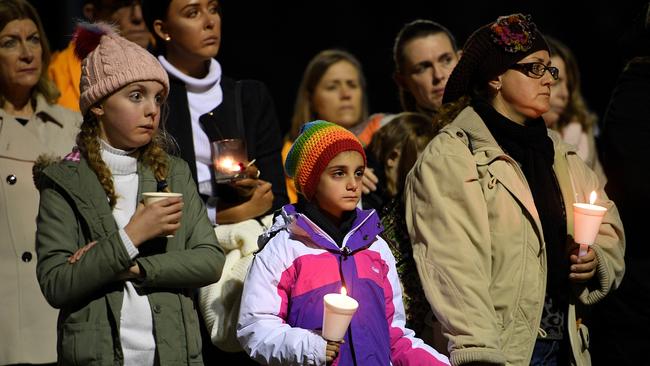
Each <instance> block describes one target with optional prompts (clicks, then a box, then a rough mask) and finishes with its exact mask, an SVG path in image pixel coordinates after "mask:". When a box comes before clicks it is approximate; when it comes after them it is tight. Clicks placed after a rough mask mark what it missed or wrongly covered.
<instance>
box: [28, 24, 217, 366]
mask: <svg viewBox="0 0 650 366" xmlns="http://www.w3.org/2000/svg"><path fill="white" fill-rule="evenodd" d="M75 43H76V45H77V52H78V53H79V56H80V58H82V59H83V61H82V72H81V83H80V91H81V98H80V101H79V107H80V109H81V112H82V113H83V115H84V121H83V124H82V126H81V131H80V132H79V134H78V136H77V147H76V148H75V149H74V150H73V152H72V153H70V154H69V155H68V156H67V157H66V158H65V159H64V160H63V161H61V162H58V163H55V164H52V165H50V166H47V167H45V168H44V169H43V170H42V172H40V174H39V175H38V177H35V180H36V181H37V185H38V187H39V189H40V192H41V201H40V210H39V216H38V223H37V225H38V226H37V243H36V249H37V253H38V264H37V276H38V280H39V283H40V286H41V289H42V290H43V293H44V295H45V297H46V299H47V300H48V302H49V303H50V304H51V305H52V306H54V307H56V308H59V309H60V313H59V321H58V342H57V343H58V346H57V347H58V349H57V353H58V363H59V364H65V365H91V364H92V365H99V364H102V365H103V364H123V365H202V364H203V362H202V359H201V338H200V333H199V327H198V318H197V313H196V311H195V310H194V303H193V301H192V292H193V289H195V288H198V287H200V286H205V285H207V284H209V283H212V282H215V281H217V280H218V279H219V275H220V272H221V268H222V265H223V260H224V257H223V253H222V252H221V250H220V249H219V247H218V246H217V241H216V237H215V234H214V230H213V229H212V225H211V223H210V221H209V219H208V217H207V214H206V211H205V207H204V206H203V202H202V201H201V199H200V198H199V196H198V194H197V191H196V186H195V185H194V184H193V181H192V176H191V174H190V171H189V169H188V167H187V164H186V163H185V162H184V161H182V160H181V159H179V158H176V157H173V156H170V155H168V154H167V153H166V151H165V135H164V130H163V129H161V128H159V127H160V119H161V118H160V115H161V106H162V104H163V103H164V101H165V98H166V97H167V94H168V91H169V80H168V78H167V73H166V72H165V71H164V69H163V68H162V67H161V65H160V64H159V63H158V61H157V60H156V59H155V58H154V57H153V56H152V55H151V54H149V53H148V52H147V51H146V50H145V49H143V48H141V47H140V46H138V45H136V44H134V43H132V42H130V41H128V40H126V39H124V38H122V37H120V36H119V35H117V34H116V33H114V32H113V31H112V29H111V28H110V27H108V26H107V25H101V24H94V25H85V26H81V27H79V29H78V31H77V33H76V34H75ZM37 164H38V163H37ZM39 168H42V166H40V165H39V166H37V169H36V170H35V171H36V172H37V173H38V172H39ZM151 191H153V192H155V191H167V192H177V193H181V194H182V198H166V199H163V200H161V201H158V202H155V203H150V204H148V205H146V206H145V205H144V204H143V203H142V193H143V192H151Z"/></svg>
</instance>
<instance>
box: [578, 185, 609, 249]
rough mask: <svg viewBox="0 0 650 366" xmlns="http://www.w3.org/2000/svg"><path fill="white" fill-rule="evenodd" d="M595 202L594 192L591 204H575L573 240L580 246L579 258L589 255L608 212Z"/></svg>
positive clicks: (590, 198)
mask: <svg viewBox="0 0 650 366" xmlns="http://www.w3.org/2000/svg"><path fill="white" fill-rule="evenodd" d="M595 202H596V192H595V191H592V192H591V194H590V195H589V203H574V204H573V228H574V238H573V240H574V241H575V242H576V243H578V244H580V250H579V251H578V257H582V256H583V255H585V254H587V250H588V246H589V245H592V244H593V243H594V240H596V236H597V235H598V230H599V229H600V224H601V223H602V221H603V216H605V213H606V212H607V209H606V208H605V207H602V206H598V205H595V204H594V203H595Z"/></svg>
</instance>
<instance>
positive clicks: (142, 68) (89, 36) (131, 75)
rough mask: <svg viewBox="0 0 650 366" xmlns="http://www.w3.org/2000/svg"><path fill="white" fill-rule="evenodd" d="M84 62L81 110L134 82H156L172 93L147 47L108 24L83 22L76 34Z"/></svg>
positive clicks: (82, 64) (166, 78)
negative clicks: (139, 44) (121, 34)
mask: <svg viewBox="0 0 650 366" xmlns="http://www.w3.org/2000/svg"><path fill="white" fill-rule="evenodd" d="M73 39H74V42H75V53H76V54H77V56H79V58H80V59H82V60H83V61H82V62H81V81H80V83H79V90H80V92H81V96H80V98H79V109H80V110H81V113H82V114H84V115H85V114H86V113H87V112H88V110H89V109H90V107H91V106H93V105H94V104H95V103H97V102H99V101H100V100H102V99H103V98H104V97H107V96H109V95H111V94H112V93H114V92H116V91H117V90H119V89H121V88H123V87H124V86H126V85H128V84H130V83H132V82H134V81H157V82H159V83H161V84H162V85H163V87H164V89H165V95H167V93H168V92H169V78H168V76H167V72H166V71H165V69H163V67H162V66H161V65H160V63H159V62H158V60H156V58H155V57H154V56H153V55H152V54H151V53H149V51H147V50H146V49H144V48H142V47H140V46H138V45H137V44H135V43H133V42H131V41H129V40H127V39H125V38H123V37H121V36H120V35H118V34H117V33H116V32H115V31H114V30H113V29H112V28H111V26H110V25H108V24H105V23H95V24H88V23H82V24H79V25H78V26H77V29H76V30H75V34H74V38H73Z"/></svg>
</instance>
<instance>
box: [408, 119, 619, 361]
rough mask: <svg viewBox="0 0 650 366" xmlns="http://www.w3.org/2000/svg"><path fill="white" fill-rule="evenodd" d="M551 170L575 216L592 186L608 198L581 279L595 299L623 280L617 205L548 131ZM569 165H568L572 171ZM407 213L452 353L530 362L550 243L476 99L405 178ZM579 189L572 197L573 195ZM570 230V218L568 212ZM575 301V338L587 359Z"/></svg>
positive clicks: (584, 296)
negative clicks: (589, 272) (588, 270)
mask: <svg viewBox="0 0 650 366" xmlns="http://www.w3.org/2000/svg"><path fill="white" fill-rule="evenodd" d="M550 135H551V138H552V139H553V142H554V145H555V152H556V154H555V155H556V159H555V160H556V163H555V164H554V170H555V171H556V176H557V178H558V181H559V184H560V187H561V190H562V193H563V198H564V202H565V206H566V208H567V214H568V217H569V218H571V217H572V216H571V215H572V211H571V207H572V203H573V202H574V201H575V200H577V201H580V202H585V201H587V199H588V195H589V193H590V192H591V191H592V190H596V191H597V192H598V197H599V199H598V201H597V203H598V204H599V205H602V206H605V207H607V208H608V211H607V214H606V215H605V217H604V220H603V223H602V225H601V227H600V232H599V235H598V237H597V238H596V243H595V245H594V246H593V249H594V250H595V252H596V255H597V258H598V268H597V272H596V275H595V277H594V280H592V281H591V282H590V283H589V286H588V287H585V286H574V289H575V293H576V295H577V298H578V299H579V301H581V302H582V303H584V304H593V303H595V302H597V301H598V300H600V299H601V298H602V297H603V296H605V294H607V292H609V291H610V290H611V289H612V288H615V287H616V286H618V284H619V283H620V281H621V279H622V276H623V272H624V262H623V253H624V239H623V229H622V224H621V221H620V218H619V215H618V211H617V209H616V206H615V205H614V203H613V202H612V201H610V200H609V199H608V198H607V196H606V194H605V192H604V191H602V190H600V189H599V188H598V187H599V183H598V180H597V178H596V176H595V175H594V173H593V172H592V171H591V170H589V168H587V167H586V165H585V164H584V163H583V162H582V160H581V159H580V158H579V157H578V156H577V155H576V154H575V152H574V151H572V150H571V148H570V147H569V145H567V144H565V143H562V142H560V138H559V136H558V135H557V134H556V133H553V132H551V133H550ZM569 171H570V172H571V173H570V174H569ZM405 195H406V197H405V198H406V222H407V225H408V228H409V235H410V236H411V239H412V240H413V253H414V257H415V262H416V265H417V267H418V272H419V274H420V277H421V279H422V285H423V287H424V291H425V294H426V296H427V299H428V301H429V303H430V304H431V306H432V308H433V310H434V313H435V315H436V317H437V318H438V320H440V321H441V323H442V328H443V332H444V334H445V336H446V337H447V338H448V340H449V351H450V355H451V363H452V364H453V365H460V364H464V363H468V362H471V361H486V362H492V363H496V364H502V365H503V364H507V365H528V364H529V362H530V358H531V356H532V352H533V347H534V344H535V340H536V338H537V336H538V329H539V325H540V318H541V315H542V307H543V303H544V296H545V288H546V271H547V266H546V250H545V247H544V238H543V235H542V226H541V222H540V219H539V215H538V212H537V209H536V208H535V205H534V202H533V197H532V194H531V192H530V189H529V187H528V184H527V182H526V179H525V177H524V175H523V172H522V171H521V169H520V168H519V166H518V165H517V163H516V162H515V161H514V160H513V159H512V158H511V157H509V156H508V155H506V154H505V153H504V152H503V150H501V149H500V148H499V146H498V145H497V143H496V141H495V140H494V138H493V137H492V135H491V134H490V132H489V131H488V129H487V127H486V126H485V124H484V123H483V121H482V120H481V119H480V117H479V116H478V114H476V112H474V110H473V109H472V108H471V107H467V108H466V109H464V110H463V111H462V112H461V113H460V114H459V115H458V117H457V118H456V119H455V120H454V121H453V122H452V123H451V124H450V125H449V126H447V127H445V128H444V129H443V130H442V132H441V133H440V134H439V135H438V136H436V137H435V138H434V139H433V141H432V142H431V143H430V144H429V145H428V146H427V148H426V149H425V151H424V152H423V154H422V155H421V157H420V158H419V160H418V161H417V162H416V164H415V166H414V168H413V170H412V171H411V173H410V174H409V176H408V178H407V184H406V193H405ZM574 197H575V198H574ZM567 226H568V228H569V230H572V227H573V223H572V222H568V225H567ZM574 309H575V308H574V306H571V307H570V309H569V314H568V315H569V319H567V321H568V322H569V324H575V326H569V329H570V330H569V333H570V334H569V338H570V340H571V343H572V347H573V349H574V355H576V356H578V357H576V358H577V361H576V363H578V364H580V365H588V364H589V363H590V362H589V357H588V353H586V352H584V351H585V346H583V345H582V342H581V340H583V339H584V340H585V341H586V340H587V339H588V335H587V333H586V329H585V328H584V326H582V327H580V329H579V327H578V325H577V322H576V314H575V311H574Z"/></svg>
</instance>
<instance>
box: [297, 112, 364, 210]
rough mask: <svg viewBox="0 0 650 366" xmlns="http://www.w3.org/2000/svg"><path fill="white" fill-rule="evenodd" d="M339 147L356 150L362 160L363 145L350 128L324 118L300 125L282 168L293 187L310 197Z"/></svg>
mask: <svg viewBox="0 0 650 366" xmlns="http://www.w3.org/2000/svg"><path fill="white" fill-rule="evenodd" d="M343 151H356V152H358V153H359V154H361V156H362V157H363V162H364V164H365V163H366V154H365V152H364V151H363V146H362V145H361V142H359V139H357V137H356V136H355V135H354V134H353V133H352V132H350V131H348V130H346V129H345V128H343V127H341V126H339V125H337V124H334V123H331V122H327V121H320V120H319V121H313V122H309V123H306V124H305V125H303V126H302V128H301V129H300V135H299V136H298V138H296V141H294V143H293V145H292V146H291V149H290V150H289V153H288V154H287V159H286V161H285V163H284V169H285V171H286V173H287V176H289V177H290V178H293V180H294V183H295V185H296V190H297V191H298V192H300V193H302V195H303V196H305V198H306V199H307V200H309V201H311V199H312V197H313V196H314V193H316V187H317V186H318V182H319V180H320V176H321V174H322V173H323V171H324V170H325V168H326V167H327V164H329V162H330V161H331V160H332V159H334V157H335V156H336V155H338V154H339V153H341V152H343Z"/></svg>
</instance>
